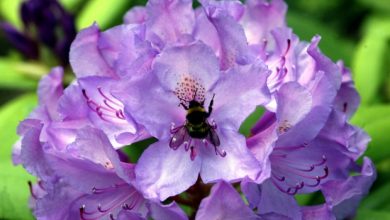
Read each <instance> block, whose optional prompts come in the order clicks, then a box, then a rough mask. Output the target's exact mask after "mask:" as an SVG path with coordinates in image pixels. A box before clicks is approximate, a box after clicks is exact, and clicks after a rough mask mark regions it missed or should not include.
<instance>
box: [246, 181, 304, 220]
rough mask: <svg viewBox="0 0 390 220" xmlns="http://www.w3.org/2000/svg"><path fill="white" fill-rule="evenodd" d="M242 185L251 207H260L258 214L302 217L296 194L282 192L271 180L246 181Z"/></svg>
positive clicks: (293, 217)
mask: <svg viewBox="0 0 390 220" xmlns="http://www.w3.org/2000/svg"><path fill="white" fill-rule="evenodd" d="M241 187H242V191H243V192H244V194H245V196H246V197H247V198H248V202H249V204H250V205H251V207H253V208H254V207H257V208H258V209H257V210H258V211H257V212H258V214H260V215H265V214H272V213H275V214H279V215H281V216H284V217H289V218H291V219H301V213H300V208H299V205H298V203H297V202H296V201H295V198H294V196H291V195H288V194H286V193H283V192H281V191H280V190H279V189H277V188H276V187H275V186H274V184H273V183H272V181H271V180H267V181H265V182H263V183H262V184H261V185H257V184H256V183H253V182H250V181H244V182H243V183H242V184H241Z"/></svg>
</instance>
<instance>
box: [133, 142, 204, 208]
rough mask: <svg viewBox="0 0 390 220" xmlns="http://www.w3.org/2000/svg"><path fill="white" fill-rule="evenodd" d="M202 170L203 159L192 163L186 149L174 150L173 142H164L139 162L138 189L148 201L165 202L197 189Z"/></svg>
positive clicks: (137, 171)
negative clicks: (194, 186)
mask: <svg viewBox="0 0 390 220" xmlns="http://www.w3.org/2000/svg"><path fill="white" fill-rule="evenodd" d="M200 168H201V158H200V157H196V158H195V160H191V158H190V156H189V154H188V152H186V151H185V149H184V147H180V148H178V149H177V150H173V149H171V148H170V147H169V140H160V141H158V142H157V143H154V144H152V145H151V146H149V147H148V148H147V149H146V150H145V151H144V153H143V154H142V155H141V158H140V159H139V160H138V163H137V165H136V168H135V175H136V181H137V187H138V188H139V190H140V191H141V192H142V193H143V194H144V196H145V197H146V198H149V199H159V200H161V201H163V200H165V199H166V198H168V197H169V196H173V195H177V194H179V193H181V192H183V191H185V190H186V189H188V188H189V187H190V186H191V185H193V184H194V183H195V182H196V180H197V178H198V175H199V171H200Z"/></svg>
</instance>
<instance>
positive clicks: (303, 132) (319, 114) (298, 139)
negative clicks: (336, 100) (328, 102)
mask: <svg viewBox="0 0 390 220" xmlns="http://www.w3.org/2000/svg"><path fill="white" fill-rule="evenodd" d="M330 112H331V108H330V107H324V106H316V107H314V108H312V109H311V111H310V112H309V114H307V115H306V117H305V118H304V119H303V120H301V121H300V122H299V123H297V124H296V125H295V126H293V127H291V128H290V129H288V131H287V132H285V133H283V134H281V135H280V136H279V138H278V140H277V143H276V145H277V146H298V145H300V144H303V143H307V142H309V141H310V140H312V139H313V138H315V137H316V136H317V135H318V133H319V132H320V131H321V129H322V128H323V127H324V125H325V123H326V121H327V119H328V117H329V114H330Z"/></svg>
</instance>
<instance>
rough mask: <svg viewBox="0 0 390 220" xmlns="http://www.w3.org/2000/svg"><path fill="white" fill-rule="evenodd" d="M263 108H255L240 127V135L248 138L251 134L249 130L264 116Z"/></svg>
mask: <svg viewBox="0 0 390 220" xmlns="http://www.w3.org/2000/svg"><path fill="white" fill-rule="evenodd" d="M264 111H265V110H264V108H261V107H257V108H256V109H255V111H254V112H252V114H250V115H249V116H248V117H247V118H246V119H245V121H244V122H243V123H242V124H241V126H240V129H239V131H240V133H241V134H243V135H244V136H246V137H248V136H249V135H250V133H251V128H252V127H253V126H254V125H255V124H256V122H258V121H259V119H260V118H261V116H262V115H263V114H264Z"/></svg>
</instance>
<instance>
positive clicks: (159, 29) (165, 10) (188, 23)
mask: <svg viewBox="0 0 390 220" xmlns="http://www.w3.org/2000/svg"><path fill="white" fill-rule="evenodd" d="M146 12H147V19H146V26H147V31H148V33H147V35H148V39H151V41H153V35H157V37H158V38H160V40H161V41H162V44H165V43H166V42H175V41H176V40H177V39H178V38H179V37H180V35H182V34H191V33H192V30H193V28H194V22H195V15H194V11H193V9H192V1H191V0H150V1H148V3H147V5H146ZM168 24H169V25H168ZM155 43H157V42H155ZM158 46H163V45H158Z"/></svg>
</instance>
